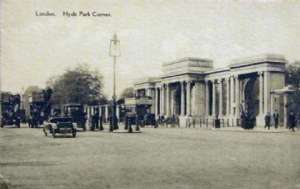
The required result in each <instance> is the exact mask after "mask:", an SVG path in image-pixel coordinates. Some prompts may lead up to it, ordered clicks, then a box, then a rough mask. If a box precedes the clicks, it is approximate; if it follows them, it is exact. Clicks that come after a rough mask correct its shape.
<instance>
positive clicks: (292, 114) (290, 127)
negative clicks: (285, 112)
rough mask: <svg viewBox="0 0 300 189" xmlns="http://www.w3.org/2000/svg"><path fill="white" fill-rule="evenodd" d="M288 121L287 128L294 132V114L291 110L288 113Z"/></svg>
mask: <svg viewBox="0 0 300 189" xmlns="http://www.w3.org/2000/svg"><path fill="white" fill-rule="evenodd" d="M288 122H289V130H292V131H293V132H295V126H296V116H295V114H294V112H293V111H291V112H290V114H289V118H288Z"/></svg>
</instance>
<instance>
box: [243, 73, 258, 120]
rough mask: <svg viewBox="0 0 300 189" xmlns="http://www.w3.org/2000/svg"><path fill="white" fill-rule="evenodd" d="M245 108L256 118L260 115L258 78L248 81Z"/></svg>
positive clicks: (248, 79) (253, 77) (245, 90)
mask: <svg viewBox="0 0 300 189" xmlns="http://www.w3.org/2000/svg"><path fill="white" fill-rule="evenodd" d="M243 108H244V110H245V111H246V112H248V113H250V114H251V115H253V116H255V117H256V116H257V115H258V114H259V82H258V79H257V76H252V77H250V78H247V79H246V83H245V89H244V107H243Z"/></svg>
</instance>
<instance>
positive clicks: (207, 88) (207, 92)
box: [205, 80, 209, 117]
mask: <svg viewBox="0 0 300 189" xmlns="http://www.w3.org/2000/svg"><path fill="white" fill-rule="evenodd" d="M208 83H209V81H208V80H205V115H206V116H207V117H208V116H209V84H208Z"/></svg>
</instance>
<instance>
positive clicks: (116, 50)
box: [109, 34, 121, 132]
mask: <svg viewBox="0 0 300 189" xmlns="http://www.w3.org/2000/svg"><path fill="white" fill-rule="evenodd" d="M109 56H110V57H113V61H114V62H113V96H112V100H113V107H112V116H111V119H112V120H111V121H110V126H109V131H110V132H113V130H114V129H118V121H117V116H116V61H117V57H120V56H121V51H120V40H118V38H117V34H114V36H113V38H112V39H111V40H110V45H109Z"/></svg>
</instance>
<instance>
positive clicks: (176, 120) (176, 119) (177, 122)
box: [175, 115, 180, 128]
mask: <svg viewBox="0 0 300 189" xmlns="http://www.w3.org/2000/svg"><path fill="white" fill-rule="evenodd" d="M175 122H176V124H177V127H178V128H180V123H179V122H180V121H179V116H178V115H176V117H175Z"/></svg>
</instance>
